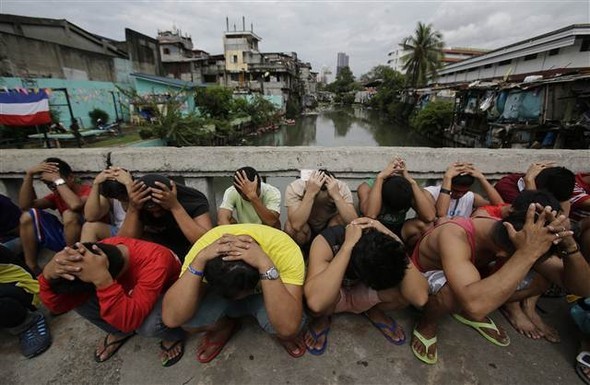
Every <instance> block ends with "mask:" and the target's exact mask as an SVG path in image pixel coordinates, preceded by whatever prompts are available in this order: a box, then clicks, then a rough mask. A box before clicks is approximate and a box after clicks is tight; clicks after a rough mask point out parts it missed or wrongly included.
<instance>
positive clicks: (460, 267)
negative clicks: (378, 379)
mask: <svg viewBox="0 0 590 385" xmlns="http://www.w3.org/2000/svg"><path fill="white" fill-rule="evenodd" d="M36 176H38V177H39V179H40V180H41V182H43V183H45V185H47V187H48V188H49V189H50V190H51V192H50V193H49V194H48V195H46V196H44V197H42V198H38V197H37V195H36V193H35V188H34V186H33V181H34V178H35V177H36ZM475 181H477V182H478V184H479V186H480V188H481V191H482V192H483V194H484V195H480V194H479V193H476V192H473V191H471V190H470V189H471V187H472V185H473V184H474V182H475ZM589 193H590V174H578V175H577V176H576V175H574V174H573V173H572V172H571V171H569V170H567V169H566V168H563V167H557V166H556V165H554V164H552V163H546V162H542V163H535V164H533V165H531V167H529V170H528V171H527V173H526V174H514V175H510V176H507V177H506V178H503V179H502V180H500V181H499V182H498V183H497V184H496V186H495V187H494V186H492V185H491V184H490V183H489V182H488V181H487V180H486V178H485V176H484V175H483V174H482V172H481V171H480V170H479V169H477V168H476V167H475V166H474V165H473V164H471V163H462V162H461V163H453V164H451V165H450V166H449V167H448V169H447V171H446V172H445V174H444V177H443V180H442V183H441V184H440V185H438V186H431V187H426V188H423V187H421V186H420V185H419V184H418V182H417V181H416V180H414V179H413V178H412V176H411V175H410V173H409V171H408V169H407V167H406V164H405V161H404V160H402V159H399V158H395V159H393V160H392V161H391V162H390V163H389V164H388V165H387V166H386V167H385V168H384V169H383V170H382V171H381V172H379V173H378V174H377V175H376V176H375V177H374V178H372V179H370V180H367V181H366V182H363V183H362V184H361V185H360V186H358V188H357V194H358V210H357V208H356V207H355V203H354V200H353V194H352V192H351V189H350V187H349V186H348V185H347V184H346V183H345V182H343V181H341V180H339V179H337V178H336V176H335V175H334V174H333V173H331V172H329V171H327V170H315V171H313V172H312V173H311V174H310V175H305V177H303V176H302V178H298V179H296V180H294V181H293V182H292V183H290V184H289V185H288V186H287V188H286V191H285V200H284V201H285V205H286V207H287V215H286V222H285V223H284V225H282V224H281V219H280V212H281V192H280V191H279V189H277V188H276V187H274V186H271V185H269V184H267V183H265V182H263V181H262V177H261V176H260V175H259V174H258V172H257V171H256V170H254V169H253V168H252V167H243V168H240V169H238V170H237V171H236V172H235V173H234V175H233V177H232V185H231V186H230V187H229V188H228V189H227V190H226V191H225V194H224V196H223V201H222V203H221V205H220V207H219V208H218V210H217V226H215V227H214V226H213V220H212V219H211V217H210V209H209V203H208V201H207V198H206V197H205V195H203V194H202V193H201V192H199V191H197V190H196V189H193V188H190V187H187V186H184V185H182V184H179V183H176V182H174V181H173V180H172V179H170V178H167V177H165V176H162V175H158V174H147V175H143V176H141V177H139V178H133V177H132V175H131V174H130V173H129V172H128V171H126V170H125V169H123V168H120V167H109V168H107V169H106V170H104V171H102V172H101V173H99V174H98V175H97V176H96V178H95V179H94V181H93V184H92V186H87V185H84V184H81V183H79V181H77V180H76V178H75V176H74V174H73V172H72V170H71V168H70V166H69V165H68V164H67V163H66V162H64V161H62V160H60V159H57V158H49V159H47V160H46V161H44V162H42V163H41V164H39V165H36V166H34V167H32V168H31V169H29V170H27V172H26V175H25V178H24V181H23V184H22V187H21V190H20V194H19V205H20V210H19V209H18V208H16V210H14V208H12V210H13V211H12V212H14V213H15V215H18V221H17V223H16V224H14V221H13V225H12V226H14V225H15V226H16V229H12V230H18V235H19V236H20V240H21V244H22V254H23V255H24V263H22V262H23V261H19V260H18V257H16V256H15V255H14V253H12V252H11V251H10V250H9V249H8V248H1V250H2V254H3V255H4V254H6V258H10V260H11V263H10V264H7V266H12V270H11V272H12V273H13V274H12V276H11V278H10V279H5V278H4V277H5V276H7V275H6V274H4V272H1V271H0V274H1V276H2V279H1V281H0V314H1V315H2V317H0V319H2V320H3V322H2V325H0V326H2V327H5V328H8V329H9V330H10V331H11V332H13V333H15V334H18V335H19V338H20V340H21V347H22V349H23V354H25V355H26V356H27V357H32V356H35V355H37V354H39V353H41V352H42V351H44V350H45V349H47V348H48V347H49V345H50V343H51V337H50V333H49V330H48V327H47V324H46V322H45V318H44V317H43V315H42V313H40V312H39V311H38V310H37V309H36V307H35V305H36V304H37V302H36V301H37V294H38V295H39V297H40V299H41V301H42V302H43V304H44V305H45V306H46V307H47V308H48V309H49V311H50V312H51V313H53V314H61V313H64V312H67V311H69V310H72V309H74V310H75V311H76V312H77V313H78V314H80V315H81V316H82V317H84V318H86V319H87V320H88V321H90V322H91V323H93V324H94V325H96V326H98V327H99V328H100V329H102V330H103V331H104V332H105V333H106V335H105V337H104V338H103V339H102V340H101V341H99V343H98V347H97V349H96V351H95V354H94V358H95V360H96V361H97V362H104V361H106V360H108V359H109V358H110V357H112V356H113V355H114V354H115V353H116V352H117V350H118V349H119V348H120V347H121V346H122V345H123V344H124V343H125V342H126V341H127V340H128V339H129V338H131V337H132V336H133V335H134V334H139V335H142V336H147V337H153V338H157V339H158V340H160V361H161V364H162V365H163V366H171V365H173V364H175V363H176V362H178V361H179V360H180V359H181V357H182V355H183V353H184V344H185V340H186V338H187V332H204V335H203V336H202V339H201V341H200V343H199V344H198V348H197V360H198V361H199V362H202V363H207V362H209V361H211V360H213V359H214V358H215V357H216V356H217V355H218V354H219V353H220V352H221V350H222V349H223V347H224V345H225V344H226V343H227V342H228V340H229V339H230V338H231V336H232V335H233V334H234V333H235V332H236V331H237V330H238V329H239V327H240V320H241V319H242V318H243V317H245V316H253V317H255V319H256V320H257V322H258V324H259V325H260V327H261V328H262V329H264V330H265V331H266V332H267V333H268V334H270V335H271V336H273V338H275V339H276V341H277V342H278V343H279V344H281V345H282V346H283V347H284V348H285V350H286V351H287V352H288V353H289V354H290V355H291V356H293V357H300V356H302V355H303V354H304V353H305V352H306V351H308V352H309V353H311V354H314V355H320V354H323V353H324V352H325V350H326V348H327V345H328V334H329V331H330V327H331V321H332V315H333V314H336V313H342V312H349V313H355V314H362V315H363V316H364V317H366V318H367V319H368V321H369V322H370V323H371V324H372V325H373V326H375V327H376V328H377V329H378V330H379V331H380V332H381V333H382V334H383V336H384V337H385V338H386V339H387V340H388V341H389V342H391V343H392V344H395V345H401V344H403V343H404V342H405V340H406V334H405V332H404V330H403V328H402V327H401V326H400V325H399V324H398V323H396V321H395V320H394V319H392V318H390V316H389V315H388V314H387V312H390V311H393V310H398V309H402V308H404V307H407V306H409V305H411V306H413V307H415V308H418V309H421V311H422V313H421V315H420V317H419V319H418V320H417V323H416V326H415V328H414V330H413V331H412V333H411V339H412V340H411V350H412V352H413V353H414V354H415V356H416V357H417V358H418V359H420V360H421V361H423V362H425V363H428V364H434V363H436V361H437V352H438V350H437V344H436V342H437V324H438V321H439V320H440V319H441V317H443V316H445V315H449V314H450V315H452V316H453V317H454V318H455V319H456V320H458V321H459V322H461V323H463V324H465V325H467V326H470V327H472V328H474V329H475V330H477V331H478V332H479V333H480V334H481V335H482V336H483V337H484V338H485V339H487V340H488V341H490V342H491V343H493V344H496V345H499V346H507V345H508V344H509V343H510V339H509V337H508V335H507V333H506V332H505V331H504V330H503V329H502V328H501V327H499V326H497V325H496V324H495V323H494V322H493V321H492V320H491V319H490V318H489V317H488V315H489V314H490V313H491V312H493V311H494V310H496V309H499V308H500V309H502V311H503V312H504V314H505V315H506V316H507V318H508V319H509V321H510V322H511V324H512V325H513V326H514V327H515V329H517V330H518V331H519V332H521V333H522V334H524V335H526V336H528V337H530V338H534V339H538V338H542V337H545V338H546V339H548V340H550V341H558V340H559V335H558V334H557V332H556V331H555V329H554V328H552V327H550V326H549V325H547V324H546V323H545V322H544V321H543V320H542V319H541V317H540V316H539V315H538V314H537V313H536V311H535V304H536V301H537V299H538V298H539V297H540V296H541V295H542V294H543V293H544V292H545V291H546V290H547V288H548V287H549V286H550V284H555V285H558V286H560V287H562V288H564V289H565V290H567V291H568V292H570V293H573V294H576V295H579V296H582V297H586V296H590V279H588V278H589V277H590V266H589V265H588V262H587V260H586V258H590V222H589V221H590V215H589V214H590V199H589V197H590V195H588V194H589ZM0 203H2V204H3V205H5V204H6V207H9V206H10V201H9V200H8V202H5V201H3V200H0ZM45 209H56V210H57V211H58V212H59V213H60V215H61V220H60V219H59V218H57V217H56V216H54V215H53V214H50V213H49V212H47V211H45ZM21 210H22V211H21ZM8 212H9V211H8V210H7V209H3V210H2V213H3V215H8V214H5V213H8ZM359 212H360V213H359ZM412 213H415V216H414V217H413V218H411V219H408V217H411V216H412V215H411V214H412ZM3 223H6V224H7V225H6V226H4V227H5V229H3V230H11V229H9V227H11V225H8V223H9V222H8V220H6V221H4V220H3ZM282 229H283V230H282ZM7 232H8V231H7ZM6 245H9V242H8V243H6ZM40 248H48V249H51V250H53V251H54V252H55V254H54V256H53V257H52V258H51V259H50V260H49V262H48V263H46V264H45V265H44V266H43V268H41V266H40V264H39V261H38V251H39V249H40ZM585 257H586V258H585ZM2 266H3V265H2ZM17 272H18V274H16V273H17ZM15 277H16V278H15ZM35 278H37V279H38V281H37V280H36V279H35ZM21 282H24V283H27V284H28V285H23V284H21ZM4 292H6V295H5V293H4ZM8 315H10V316H8Z"/></svg>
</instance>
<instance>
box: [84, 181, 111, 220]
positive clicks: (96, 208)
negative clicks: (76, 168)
mask: <svg viewBox="0 0 590 385" xmlns="http://www.w3.org/2000/svg"><path fill="white" fill-rule="evenodd" d="M99 190H100V188H99V185H98V184H93V185H92V190H90V195H88V199H87V200H86V204H85V205H84V218H85V219H86V220H87V221H91V222H96V221H98V220H100V219H101V218H102V217H104V216H105V215H106V213H107V212H108V211H109V207H103V205H102V203H103V200H102V199H100V192H99ZM104 201H105V202H106V203H107V204H108V200H106V199H105V200H104Z"/></svg>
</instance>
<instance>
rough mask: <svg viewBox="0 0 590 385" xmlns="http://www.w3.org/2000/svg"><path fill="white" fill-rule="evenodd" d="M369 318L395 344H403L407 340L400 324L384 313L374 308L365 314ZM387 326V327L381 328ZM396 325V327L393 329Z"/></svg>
mask: <svg viewBox="0 0 590 385" xmlns="http://www.w3.org/2000/svg"><path fill="white" fill-rule="evenodd" d="M365 315H366V316H367V318H368V319H369V320H370V321H371V323H373V325H375V327H376V328H378V329H379V331H380V332H381V333H383V335H384V336H385V338H387V339H388V340H390V341H391V342H393V343H403V341H405V339H406V335H405V334H404V329H403V328H402V327H401V325H400V324H398V323H396V322H395V321H394V320H392V319H391V318H389V317H388V316H387V315H386V314H385V313H384V312H383V311H381V310H380V309H377V308H376V307H373V308H371V309H369V310H368V311H366V312H365ZM381 325H385V326H381ZM393 325H396V327H393Z"/></svg>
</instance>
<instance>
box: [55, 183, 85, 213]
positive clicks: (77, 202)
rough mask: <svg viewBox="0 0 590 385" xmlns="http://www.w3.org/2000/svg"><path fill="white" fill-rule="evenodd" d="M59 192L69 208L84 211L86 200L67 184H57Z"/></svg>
mask: <svg viewBox="0 0 590 385" xmlns="http://www.w3.org/2000/svg"><path fill="white" fill-rule="evenodd" d="M56 191H57V193H58V194H59V195H60V196H61V198H62V199H63V200H64V202H65V203H66V205H67V206H68V208H69V209H70V210H72V211H82V209H83V208H84V201H83V200H82V199H81V198H80V197H79V196H78V195H76V193H75V192H73V191H72V190H71V189H70V188H69V187H68V186H67V185H66V184H62V185H60V186H57V190H56Z"/></svg>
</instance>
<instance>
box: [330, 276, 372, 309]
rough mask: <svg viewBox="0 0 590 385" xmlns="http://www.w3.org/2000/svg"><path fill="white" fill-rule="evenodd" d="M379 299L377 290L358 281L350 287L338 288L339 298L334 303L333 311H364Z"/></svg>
mask: <svg viewBox="0 0 590 385" xmlns="http://www.w3.org/2000/svg"><path fill="white" fill-rule="evenodd" d="M380 302H381V300H380V299H379V296H378V295H377V291H375V290H373V289H371V288H369V287H367V286H365V284H363V283H361V282H359V283H356V284H354V285H353V286H351V287H341V288H340V299H339V300H338V303H336V308H335V309H334V313H355V314H360V313H364V312H366V311H367V310H369V309H371V308H372V307H374V306H375V305H377V304H378V303H380Z"/></svg>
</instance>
